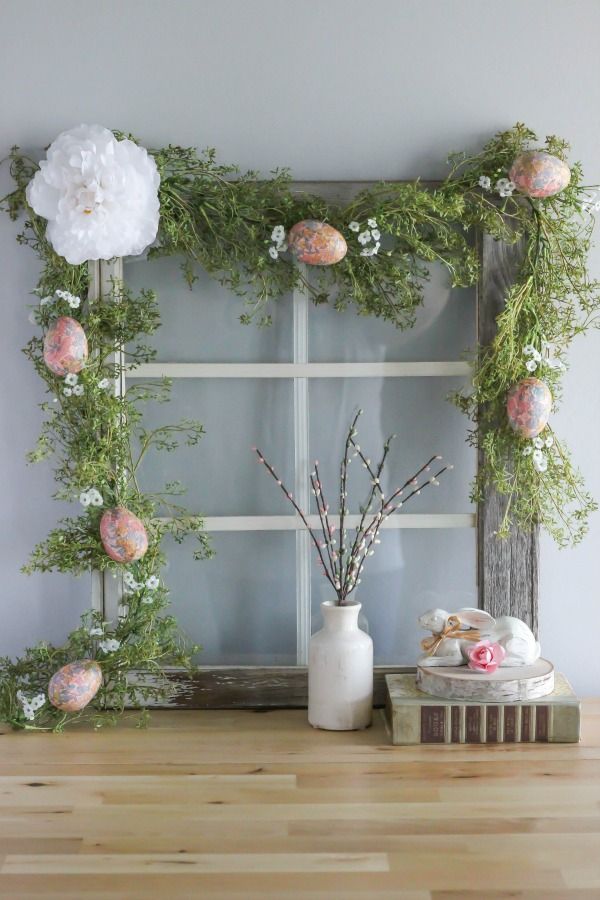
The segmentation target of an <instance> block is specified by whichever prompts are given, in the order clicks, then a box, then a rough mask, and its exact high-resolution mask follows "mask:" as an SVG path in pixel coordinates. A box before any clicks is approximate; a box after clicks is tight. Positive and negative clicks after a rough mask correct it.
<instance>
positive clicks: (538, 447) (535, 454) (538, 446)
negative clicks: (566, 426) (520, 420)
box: [523, 434, 554, 472]
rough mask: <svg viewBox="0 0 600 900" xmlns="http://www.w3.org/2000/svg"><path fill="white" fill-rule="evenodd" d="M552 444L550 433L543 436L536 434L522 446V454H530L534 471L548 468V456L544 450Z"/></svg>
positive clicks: (543, 470) (552, 439)
mask: <svg viewBox="0 0 600 900" xmlns="http://www.w3.org/2000/svg"><path fill="white" fill-rule="evenodd" d="M553 444H554V438H553V436H552V435H551V434H549V435H548V436H547V437H545V438H543V437H540V436H539V435H538V437H535V438H533V440H532V441H531V442H530V443H529V444H527V445H526V446H525V447H524V448H523V456H531V462H532V463H533V468H534V469H535V470H536V472H545V471H546V470H547V469H548V456H547V454H546V453H544V450H549V449H550V447H552V445H553Z"/></svg>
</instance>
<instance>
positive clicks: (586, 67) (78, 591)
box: [0, 0, 600, 694]
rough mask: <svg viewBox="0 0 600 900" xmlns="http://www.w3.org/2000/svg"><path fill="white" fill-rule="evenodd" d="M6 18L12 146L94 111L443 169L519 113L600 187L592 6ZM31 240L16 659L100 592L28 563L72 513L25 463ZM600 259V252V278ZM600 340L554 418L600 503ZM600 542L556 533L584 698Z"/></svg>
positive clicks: (114, 5)
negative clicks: (450, 155)
mask: <svg viewBox="0 0 600 900" xmlns="http://www.w3.org/2000/svg"><path fill="white" fill-rule="evenodd" d="M0 26H1V33H2V35H3V46H2V53H1V54H0V76H1V77H0V83H1V84H2V92H1V97H0V129H1V135H2V137H1V144H2V151H4V149H7V148H8V147H9V146H10V145H11V144H14V143H18V144H20V145H21V146H22V147H25V148H30V149H33V148H39V147H41V146H43V145H45V144H47V143H49V141H50V140H51V139H52V138H53V137H54V136H55V135H57V134H58V132H60V131H61V130H63V129H64V128H68V127H70V126H73V125H75V124H77V123H79V122H81V121H83V122H99V123H101V124H104V125H107V126H108V127H111V128H121V129H124V130H129V131H132V132H133V133H135V134H136V135H138V136H139V138H140V139H141V140H142V141H143V142H144V143H146V144H148V145H154V146H156V145H160V144H165V143H167V142H169V141H171V142H175V143H181V144H194V145H196V146H198V147H204V146H207V145H214V146H215V147H217V149H218V151H219V154H220V156H221V158H222V159H224V160H230V161H235V162H238V163H239V164H240V165H241V166H243V167H255V168H258V169H261V170H263V171H265V172H266V171H268V170H269V169H270V168H272V167H275V166H279V165H287V166H289V167H291V169H292V170H293V172H294V174H295V176H296V177H298V178H324V179H335V178H410V177H414V176H416V175H421V176H423V177H438V176H441V175H443V174H444V159H445V156H446V153H447V152H448V151H449V150H451V149H461V148H463V147H464V148H478V147H479V146H480V145H481V143H482V141H484V140H486V139H487V138H488V136H489V135H490V134H492V133H493V132H495V131H497V130H498V129H501V128H505V127H508V126H510V125H511V124H513V123H514V122H515V121H517V120H521V121H525V122H527V123H528V124H529V125H530V126H531V127H533V128H534V129H535V130H537V131H538V133H539V134H541V135H545V134H546V133H557V134H559V135H563V136H565V137H567V138H569V139H570V140H571V142H572V145H573V157H574V158H576V159H580V160H581V161H582V162H583V164H584V168H585V172H586V175H587V178H588V182H589V183H594V182H598V181H600V159H599V157H598V138H599V136H600V135H599V126H598V121H599V120H598V109H600V77H599V76H600V63H599V60H598V41H599V39H600V5H599V4H598V3H597V2H595V0H572V2H566V0H565V2H558V0H549V2H547V3H544V4H540V3H538V2H535V3H534V2H530V0H503V2H500V0H496V2H488V3H481V2H477V0H454V2H451V0H445V2H444V0H403V2H400V0H379V2H378V3H368V2H365V0H360V2H358V0H328V2H317V0H304V2H302V3H292V2H290V0H254V2H250V0H237V2H236V0H218V2H217V0H214V2H200V0H170V2H167V0H53V2H52V3H47V2H45V0H37V2H36V0H3V2H2V4H1V7H0ZM0 178H1V184H0V187H1V188H2V189H5V188H7V187H8V185H9V179H8V176H7V173H6V171H3V172H2V173H1V174H0ZM4 192H5V191H4V190H2V193H4ZM14 236H15V230H14V226H13V225H12V224H11V223H10V222H9V221H8V220H7V219H5V218H2V219H1V220H0V247H1V259H2V281H1V287H0V291H1V293H2V310H3V319H2V354H1V356H0V367H1V377H2V383H3V385H4V389H3V390H2V391H1V392H0V398H1V399H0V402H1V404H2V406H1V412H2V426H3V427H2V433H1V438H0V440H1V443H0V461H1V465H2V476H3V494H2V499H3V502H2V504H0V517H1V520H2V524H1V534H2V545H1V555H0V565H1V571H2V589H1V591H0V621H1V622H2V627H1V628H0V652H6V653H13V652H17V651H19V650H20V649H21V648H22V647H23V646H24V645H25V644H27V643H28V642H33V641H36V640H37V639H40V638H47V639H50V640H60V639H61V638H62V637H63V636H64V634H65V633H66V631H67V630H68V628H69V627H71V626H72V625H73V624H74V623H75V622H76V620H77V616H78V612H79V610H80V609H83V608H85V607H86V606H87V604H88V584H87V580H85V583H84V580H80V581H75V580H73V579H71V578H63V577H60V576H57V575H45V576H34V577H32V578H29V579H27V578H25V577H24V576H22V575H20V574H19V565H20V564H21V563H22V561H23V560H24V559H25V558H26V556H27V553H28V551H29V549H30V547H31V545H32V543H33V542H34V541H35V540H36V539H40V538H41V537H42V536H43V535H44V534H45V533H46V531H47V530H48V528H49V527H50V526H51V524H52V523H53V522H54V520H55V517H56V514H57V509H56V504H54V503H53V502H52V500H51V499H50V495H51V493H52V490H53V483H52V479H51V475H50V472H49V471H48V469H47V468H46V467H44V466H41V467H33V468H27V467H26V466H25V463H24V460H23V456H24V453H25V451H26V449H27V448H29V447H30V446H31V445H32V443H33V441H34V439H35V435H36V433H37V430H38V426H39V413H38V411H37V410H36V407H35V401H36V398H39V397H40V389H39V384H38V382H37V380H36V377H35V376H34V374H33V372H32V371H31V368H30V366H29V365H28V364H27V362H26V360H25V359H24V358H23V357H22V356H21V355H20V353H19V348H20V347H21V346H23V344H24V343H25V341H26V340H27V338H28V335H29V334H30V330H31V329H30V325H29V323H28V321H27V315H28V312H27V303H28V300H29V298H28V292H29V291H30V290H31V288H32V287H33V286H34V284H35V280H36V271H35V261H34V258H33V255H32V254H31V253H30V252H29V251H27V250H23V249H21V248H18V247H17V246H16V244H15V243H14ZM599 263H600V254H599V253H598V252H597V251H596V253H595V255H594V257H593V259H592V265H593V269H594V270H595V272H596V274H598V271H599V269H600V265H599ZM599 350H600V339H599V338H598V335H597V334H594V335H591V336H589V337H588V338H586V339H583V340H581V341H578V343H577V344H576V346H575V348H574V350H573V353H572V355H571V362H572V367H571V370H570V372H569V374H568V376H567V378H566V390H565V401H564V404H563V408H562V410H561V412H560V413H559V415H558V416H556V426H557V428H558V430H559V431H560V432H561V433H562V434H563V435H564V436H565V437H566V438H567V440H568V441H569V443H570V445H571V447H572V449H573V451H574V453H575V456H576V458H577V460H578V461H579V463H580V465H581V469H582V471H583V473H584V475H585V477H586V479H587V483H588V485H589V487H590V489H591V490H592V491H593V492H594V494H595V495H596V497H600V471H599V468H598V465H597V459H598V451H597V443H598V441H599V439H600V416H599V415H598V413H599V412H600V401H599V399H598V397H599V395H598V390H597V387H596V382H597V372H598V369H599V367H600V366H599V363H598V352H599ZM599 542H600V517H598V516H596V517H595V518H594V520H593V523H592V529H591V532H590V535H589V536H588V538H587V540H586V542H585V543H584V544H583V545H582V546H580V547H578V548H577V549H575V550H572V551H562V552H559V551H558V550H557V549H556V548H555V547H554V546H553V544H552V543H551V541H550V540H547V539H544V540H543V551H542V585H541V622H542V630H541V637H542V643H543V646H544V651H545V653H546V655H547V656H549V657H550V658H551V659H553V660H554V661H555V662H556V664H557V665H558V666H560V667H561V668H562V669H563V670H564V671H565V672H566V673H567V674H568V675H569V676H570V678H571V679H572V681H573V682H574V684H575V686H576V687H577V688H578V689H579V690H580V691H581V692H583V693H585V694H592V693H595V694H598V693H600V691H599V690H598V688H599V676H600V662H599V659H600V651H599V650H598V639H597V634H598V632H599V631H600V603H599V592H598V581H599V579H598V569H599V550H600V544H599Z"/></svg>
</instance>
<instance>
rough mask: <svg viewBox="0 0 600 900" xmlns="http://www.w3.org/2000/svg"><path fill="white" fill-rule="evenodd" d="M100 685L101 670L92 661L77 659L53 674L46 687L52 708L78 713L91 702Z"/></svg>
mask: <svg viewBox="0 0 600 900" xmlns="http://www.w3.org/2000/svg"><path fill="white" fill-rule="evenodd" d="M101 684H102V669H101V668H100V666H99V665H98V663H97V662H96V661H95V660H93V659H78V660H77V662H72V663H69V664H68V665H66V666H63V667H62V669H59V670H58V672H55V673H54V675H53V676H52V678H51V679H50V683H49V685H48V697H49V699H50V703H51V704H52V706H56V708H57V709H62V711H63V712H78V710H80V709H83V708H84V706H87V705H88V703H89V702H90V700H93V699H94V697H95V696H96V694H97V693H98V690H99V688H100V685H101Z"/></svg>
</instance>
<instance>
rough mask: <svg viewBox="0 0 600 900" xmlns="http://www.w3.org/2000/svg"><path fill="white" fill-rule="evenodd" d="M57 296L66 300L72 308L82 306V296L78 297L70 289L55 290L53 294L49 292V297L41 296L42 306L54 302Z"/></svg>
mask: <svg viewBox="0 0 600 900" xmlns="http://www.w3.org/2000/svg"><path fill="white" fill-rule="evenodd" d="M57 297H58V299H59V300H66V301H67V303H68V304H69V306H70V307H71V309H79V307H80V306H81V297H76V296H75V294H71V293H70V291H54V293H53V294H49V295H48V296H47V297H41V298H40V306H47V305H48V303H53V302H54V301H55V300H56V298H57Z"/></svg>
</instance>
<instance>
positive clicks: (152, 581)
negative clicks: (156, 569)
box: [146, 575, 160, 591]
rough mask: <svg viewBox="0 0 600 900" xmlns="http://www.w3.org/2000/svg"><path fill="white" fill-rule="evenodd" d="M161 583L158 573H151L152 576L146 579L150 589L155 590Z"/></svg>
mask: <svg viewBox="0 0 600 900" xmlns="http://www.w3.org/2000/svg"><path fill="white" fill-rule="evenodd" d="M159 584H160V580H159V578H158V576H157V575H151V576H150V578H148V579H146V587H147V588H148V590H149V591H154V590H156V588H157V587H158V585H159Z"/></svg>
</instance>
